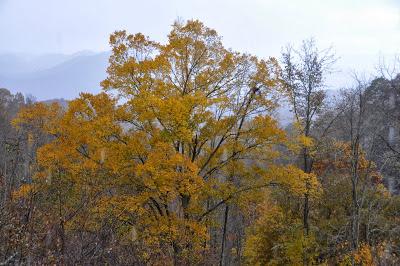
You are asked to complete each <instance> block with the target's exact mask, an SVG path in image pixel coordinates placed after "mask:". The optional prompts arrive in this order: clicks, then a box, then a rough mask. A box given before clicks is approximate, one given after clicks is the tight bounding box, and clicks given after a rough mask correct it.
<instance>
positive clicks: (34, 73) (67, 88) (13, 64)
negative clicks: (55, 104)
mask: <svg viewBox="0 0 400 266" xmlns="http://www.w3.org/2000/svg"><path fill="white" fill-rule="evenodd" d="M108 57H109V52H103V53H92V52H81V53H77V54H73V55H59V54H53V55H44V56H39V57H29V56H24V55H12V54H11V55H10V54H8V55H0V87H4V88H8V89H9V90H10V91H12V92H14V93H15V92H18V91H19V92H22V93H24V94H31V95H33V96H35V97H36V98H37V99H38V100H44V99H49V98H50V99H51V98H66V99H72V98H75V97H77V96H78V95H79V93H80V92H82V91H85V92H98V91H99V90H100V85H99V83H100V82H101V81H102V80H103V79H104V78H105V77H106V69H107V65H108Z"/></svg>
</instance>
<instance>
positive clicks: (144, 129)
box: [15, 21, 317, 264]
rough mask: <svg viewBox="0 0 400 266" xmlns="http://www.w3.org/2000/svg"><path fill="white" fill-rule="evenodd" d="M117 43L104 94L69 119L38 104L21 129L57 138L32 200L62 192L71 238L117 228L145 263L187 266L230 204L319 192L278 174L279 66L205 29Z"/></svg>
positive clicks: (295, 172) (46, 153)
mask: <svg viewBox="0 0 400 266" xmlns="http://www.w3.org/2000/svg"><path fill="white" fill-rule="evenodd" d="M110 44H111V46H112V55H111V57H110V65H109V67H108V78H107V79H106V80H104V81H103V82H102V86H103V87H104V91H105V92H103V93H100V94H98V95H91V94H86V93H82V94H81V95H80V97H79V98H78V99H76V100H73V101H71V102H70V103H69V107H68V109H67V110H65V112H63V113H62V114H61V115H58V114H60V112H61V111H60V109H57V110H53V109H54V108H56V107H55V106H44V105H42V104H36V105H33V106H30V107H28V108H26V109H25V110H23V111H22V112H21V113H20V114H19V116H18V117H17V118H16V120H15V124H17V125H31V126H34V127H37V128H40V129H41V130H44V131H45V132H47V133H48V134H49V135H51V136H53V139H52V141H51V142H49V143H48V144H47V145H44V146H43V147H41V148H40V149H39V151H38V165H39V171H38V173H37V175H36V179H35V183H34V186H36V187H35V188H33V190H35V189H36V190H37V191H42V193H44V192H43V191H47V193H49V192H54V191H56V192H57V193H54V197H56V195H57V197H56V198H57V199H58V202H59V203H60V204H59V206H60V208H59V210H58V211H57V216H58V219H59V220H60V221H61V223H62V226H63V228H67V229H73V228H77V227H80V228H90V229H91V230H96V228H99V227H100V226H101V225H102V224H104V223H105V221H107V222H110V221H112V223H114V224H118V225H119V226H117V227H118V228H119V234H120V236H121V237H122V238H124V239H125V240H126V239H127V238H126V235H130V236H131V237H130V241H128V242H130V243H129V244H130V245H134V246H136V247H137V248H138V249H137V250H138V253H139V254H140V255H139V257H140V259H141V260H142V261H145V262H148V263H153V264H154V263H156V262H157V261H161V262H162V264H169V263H183V264H188V263H193V262H199V261H200V260H202V258H201V254H202V253H201V252H200V251H201V250H204V249H207V248H208V242H207V239H208V238H209V237H210V236H209V235H208V233H207V230H206V229H207V226H208V225H210V224H212V220H213V217H214V216H213V215H214V214H215V212H216V210H217V209H218V208H219V206H221V205H222V204H226V203H228V202H229V201H231V200H234V199H235V198H237V197H239V195H242V194H246V192H249V191H252V190H254V189H262V188H266V187H268V186H269V185H271V184H281V185H284V186H288V187H290V188H291V189H292V190H293V191H294V192H296V193H300V194H302V193H304V190H305V188H304V183H305V182H304V180H305V179H309V180H310V182H307V183H310V184H315V185H317V182H316V179H315V177H314V176H313V175H310V174H304V172H302V171H300V170H299V169H297V168H295V167H284V166H280V167H279V166H274V165H273V161H274V159H275V158H276V156H277V155H278V152H277V151H276V149H275V148H274V147H275V146H276V145H281V144H285V142H286V141H287V140H286V136H285V134H284V131H283V130H281V129H280V128H279V127H278V124H277V122H276V121H275V120H274V119H273V118H272V117H271V115H270V113H271V111H272V110H274V108H275V107H276V99H277V96H278V95H279V92H280V87H281V84H280V78H279V77H280V68H279V66H278V64H277V62H276V60H275V59H274V58H270V59H268V60H260V59H258V58H256V57H254V56H251V55H248V54H241V53H237V52H233V51H231V50H229V49H226V48H224V46H223V45H222V43H221V38H220V37H219V36H218V35H217V33H216V32H215V31H214V30H212V29H210V28H207V27H205V26H204V25H203V24H202V23H201V22H199V21H188V22H187V23H185V24H182V23H178V22H176V23H175V24H174V25H173V26H172V31H171V32H170V34H169V35H168V41H167V43H166V44H161V43H157V42H155V41H152V40H150V39H149V38H147V37H145V36H144V35H142V34H136V35H130V34H127V33H126V32H125V31H118V32H115V33H114V34H113V35H112V36H111V38H110ZM38 121H42V122H43V121H45V122H43V123H39V122H38ZM24 189H26V188H24ZM307 189H308V188H307ZM30 191H32V189H31V190H30ZM56 198H54V200H56ZM50 209H52V208H50V207H49V210H50ZM203 259H204V258H203Z"/></svg>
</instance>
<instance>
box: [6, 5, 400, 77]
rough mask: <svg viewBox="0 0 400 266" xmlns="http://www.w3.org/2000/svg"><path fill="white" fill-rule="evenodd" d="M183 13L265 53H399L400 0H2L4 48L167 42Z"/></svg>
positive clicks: (40, 50)
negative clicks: (311, 46)
mask: <svg viewBox="0 0 400 266" xmlns="http://www.w3.org/2000/svg"><path fill="white" fill-rule="evenodd" d="M177 18H181V19H191V18H195V19H200V20H201V21H203V22H204V23H205V24H206V25H207V26H209V27H212V28H214V29H216V30H217V31H218V32H219V34H220V35H222V36H223V40H224V43H225V45H226V46H227V47H231V48H233V49H235V50H238V51H242V52H250V53H253V54H256V55H258V56H262V57H265V56H271V55H272V56H277V55H279V52H280V51H281V48H282V46H284V45H285V44H286V43H288V42H290V43H293V44H297V43H299V42H300V41H301V40H302V39H305V38H309V37H315V39H316V40H317V43H318V45H319V46H321V47H327V46H330V45H333V46H334V48H335V51H336V53H337V55H338V56H339V57H341V60H342V62H341V63H339V65H340V66H346V67H347V66H349V65H350V64H354V68H356V69H362V68H363V67H364V66H365V65H371V66H372V65H373V64H374V63H375V62H372V61H373V60H375V59H376V58H377V57H378V55H379V54H384V55H391V54H395V53H398V52H399V51H400V0H324V1H321V0H172V1H168V0H142V1H136V0H0V36H1V38H0V53H7V52H18V53H28V54H32V53H33V54H44V53H74V52H78V51H82V50H93V51H105V50H108V36H109V34H110V33H111V32H113V31H115V30H119V29H126V30H128V31H129V32H131V33H136V32H143V33H144V34H145V35H148V36H150V37H152V38H153V39H156V40H159V41H163V40H165V36H166V34H167V33H168V31H169V30H170V25H171V24H172V23H173V21H174V20H175V19H177Z"/></svg>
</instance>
